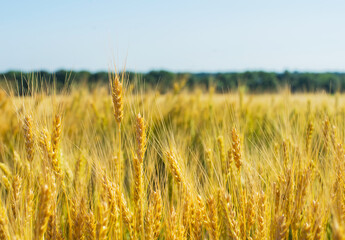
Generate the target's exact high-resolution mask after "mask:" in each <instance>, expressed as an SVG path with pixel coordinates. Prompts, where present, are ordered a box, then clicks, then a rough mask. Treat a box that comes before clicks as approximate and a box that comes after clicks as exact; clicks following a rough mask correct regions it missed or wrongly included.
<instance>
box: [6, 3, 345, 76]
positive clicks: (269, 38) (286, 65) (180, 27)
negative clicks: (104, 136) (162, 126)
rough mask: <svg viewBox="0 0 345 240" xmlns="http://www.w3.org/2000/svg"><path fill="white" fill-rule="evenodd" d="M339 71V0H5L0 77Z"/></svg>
mask: <svg viewBox="0 0 345 240" xmlns="http://www.w3.org/2000/svg"><path fill="white" fill-rule="evenodd" d="M113 59H115V61H116V62H117V65H119V66H123V65H124V63H125V62H126V65H127V68H128V69H130V70H133V71H137V72H139V71H149V70H153V69H166V70H172V71H193V72H199V71H243V70H268V71H283V70H290V71H294V70H299V71H345V1H344V0H328V1H326V0H322V1H321V0H289V1H288V0H237V1H233V0H228V1H217V0H213V1H203V0H190V1H187V0H185V1H183V0H182V1H180V0H170V1H168V0H161V1H158V0H157V1H154V0H141V1H133V0H128V1H125V0H121V1H114V0H113V1H104V0H97V1H96V0H83V1H81V0H59V1H47V0H40V1H38V0H32V1H27V0H25V1H24V0H22V1H20V0H1V1H0V72H4V71H7V70H10V69H17V70H22V71H28V70H49V71H55V70H58V69H62V68H63V69H73V70H90V71H98V70H108V68H109V66H111V62H112V60H113Z"/></svg>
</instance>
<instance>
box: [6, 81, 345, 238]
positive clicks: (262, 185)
mask: <svg viewBox="0 0 345 240" xmlns="http://www.w3.org/2000/svg"><path fill="white" fill-rule="evenodd" d="M110 82H111V86H110V91H109V89H107V88H102V87H98V88H95V89H93V90H92V91H90V90H88V89H86V88H83V87H80V88H75V89H73V90H71V91H69V92H66V93H64V94H54V93H53V91H44V90H35V91H34V88H33V89H32V92H31V95H27V96H25V97H20V96H14V95H12V94H8V93H6V92H5V91H2V92H1V93H0V110H1V112H2V114H1V115H0V121H1V127H0V143H1V145H0V177H1V202H0V203H1V205H0V206H1V208H0V239H39V240H42V239H47V240H48V239H57V240H58V239H143V240H151V239H167V240H173V239H344V233H343V231H344V227H345V188H344V187H345V182H344V180H345V175H344V174H343V172H344V167H345V165H344V164H345V152H344V146H343V144H344V140H345V139H344V137H345V136H344V131H343V129H344V124H345V96H344V95H340V94H336V95H327V94H322V93H317V94H291V93H290V92H289V91H282V92H280V93H279V94H262V95H250V94H245V93H244V92H243V91H239V92H234V93H228V94H216V93H214V92H212V91H210V92H208V93H205V92H202V91H198V90H196V91H194V92H187V91H183V89H182V90H181V89H174V91H171V92H168V93H166V94H159V93H158V92H153V91H152V92H141V91H135V90H133V89H132V87H131V85H128V84H126V81H125V80H124V78H123V77H121V76H118V75H114V76H112V79H111V81H110ZM47 92H49V93H47Z"/></svg>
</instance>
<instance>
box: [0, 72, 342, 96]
mask: <svg viewBox="0 0 345 240" xmlns="http://www.w3.org/2000/svg"><path fill="white" fill-rule="evenodd" d="M126 78H127V79H128V82H129V83H134V82H135V83H139V84H137V85H140V83H141V84H142V85H145V89H150V88H153V89H157V90H159V91H161V92H166V91H168V90H169V89H172V88H179V87H184V88H187V89H195V88H201V89H203V90H209V89H210V88H212V89H214V90H215V91H217V92H228V91H235V90H236V89H238V87H244V88H245V89H246V90H247V91H249V92H253V93H259V92H276V91H279V90H280V89H282V88H285V87H288V88H289V89H290V90H291V91H292V92H316V91H326V92H329V93H335V92H343V91H345V73H338V72H325V73H311V72H289V71H285V72H282V73H276V72H265V71H246V72H220V73H174V72H169V71H150V72H147V73H134V72H126ZM28 79H35V80H36V81H37V82H38V84H41V85H42V84H53V83H54V84H55V87H56V89H57V90H60V89H63V88H64V87H66V85H71V84H74V85H78V84H86V85H87V86H89V87H90V88H92V87H94V86H95V85H98V84H108V83H109V74H108V72H96V73H91V72H88V71H78V72H77V71H65V70H60V71H56V72H54V73H50V72H46V71H38V72H29V73H22V72H18V71H9V72H6V73H3V74H0V83H1V86H3V83H4V82H5V81H4V80H6V83H7V84H8V83H10V84H16V85H17V86H19V88H20V89H21V90H22V91H25V89H27V88H28V86H27V83H28V81H27V80H28Z"/></svg>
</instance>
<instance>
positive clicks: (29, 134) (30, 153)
mask: <svg viewBox="0 0 345 240" xmlns="http://www.w3.org/2000/svg"><path fill="white" fill-rule="evenodd" d="M23 129H24V138H25V150H26V155H27V160H28V161H29V162H30V163H31V162H32V161H33V159H34V156H35V148H34V144H35V143H34V133H33V120H32V116H31V115H27V116H25V118H24V127H23Z"/></svg>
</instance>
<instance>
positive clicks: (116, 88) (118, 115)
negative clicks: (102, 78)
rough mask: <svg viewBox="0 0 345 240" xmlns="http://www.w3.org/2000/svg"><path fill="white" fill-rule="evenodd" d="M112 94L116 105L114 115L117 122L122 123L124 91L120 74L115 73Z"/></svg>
mask: <svg viewBox="0 0 345 240" xmlns="http://www.w3.org/2000/svg"><path fill="white" fill-rule="evenodd" d="M111 90H112V91H111V96H112V100H113V107H114V117H115V120H116V122H117V123H119V124H120V123H121V121H122V119H123V102H122V98H123V92H122V83H121V82H120V78H119V76H118V74H115V79H114V81H113V82H112V89H111Z"/></svg>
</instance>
